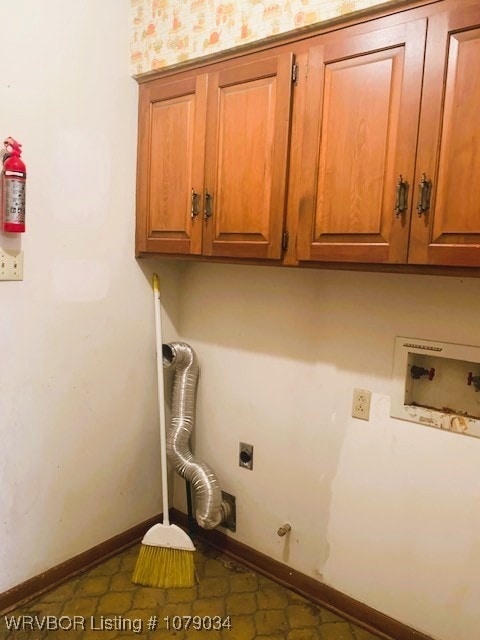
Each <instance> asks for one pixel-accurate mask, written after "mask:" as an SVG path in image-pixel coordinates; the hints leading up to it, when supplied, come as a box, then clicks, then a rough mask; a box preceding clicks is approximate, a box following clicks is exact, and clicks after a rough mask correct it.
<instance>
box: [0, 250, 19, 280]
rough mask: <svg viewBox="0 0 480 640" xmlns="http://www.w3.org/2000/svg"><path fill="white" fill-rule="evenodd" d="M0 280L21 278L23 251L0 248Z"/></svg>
mask: <svg viewBox="0 0 480 640" xmlns="http://www.w3.org/2000/svg"><path fill="white" fill-rule="evenodd" d="M0 280H23V251H18V250H13V249H10V250H9V251H7V250H6V249H0Z"/></svg>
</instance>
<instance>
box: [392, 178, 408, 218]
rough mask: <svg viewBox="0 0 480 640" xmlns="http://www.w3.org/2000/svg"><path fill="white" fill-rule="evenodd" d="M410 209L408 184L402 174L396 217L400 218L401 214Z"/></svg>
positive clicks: (398, 185)
mask: <svg viewBox="0 0 480 640" xmlns="http://www.w3.org/2000/svg"><path fill="white" fill-rule="evenodd" d="M407 208H408V182H405V180H404V179H403V176H402V174H400V175H399V176H398V182H397V199H396V201H395V215H396V217H397V218H398V217H399V215H400V214H402V213H405V211H406V210H407Z"/></svg>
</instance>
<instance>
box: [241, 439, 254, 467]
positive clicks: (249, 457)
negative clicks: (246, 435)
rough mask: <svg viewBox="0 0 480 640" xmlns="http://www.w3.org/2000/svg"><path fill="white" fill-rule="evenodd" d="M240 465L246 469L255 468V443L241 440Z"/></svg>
mask: <svg viewBox="0 0 480 640" xmlns="http://www.w3.org/2000/svg"><path fill="white" fill-rule="evenodd" d="M239 449H240V450H239V452H238V465H239V466H240V467H243V468H244V469H250V470H251V469H253V444H247V443H246V442H240V447H239Z"/></svg>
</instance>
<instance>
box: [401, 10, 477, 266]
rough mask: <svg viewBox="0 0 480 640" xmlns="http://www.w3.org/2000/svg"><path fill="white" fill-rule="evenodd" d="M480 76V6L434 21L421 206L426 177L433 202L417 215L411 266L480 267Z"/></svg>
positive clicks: (420, 164) (423, 122) (421, 148)
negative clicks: (413, 264) (412, 264)
mask: <svg viewBox="0 0 480 640" xmlns="http://www.w3.org/2000/svg"><path fill="white" fill-rule="evenodd" d="M479 70H480V7H479V6H478V5H477V7H470V8H468V7H466V8H464V9H459V10H456V11H452V12H449V13H442V14H438V15H434V16H432V18H431V19H430V21H429V32H428V42H427V51H426V58H425V83H424V91H423V98H422V110H421V118H420V131H419V143H418V160H417V181H416V182H417V185H416V191H415V200H414V205H415V206H416V205H417V203H418V202H419V197H420V196H421V195H422V194H421V193H420V187H419V183H420V180H421V176H422V174H423V173H425V177H426V182H427V185H426V188H427V189H428V187H429V185H428V183H429V182H431V198H430V207H429V209H428V210H426V211H421V210H420V211H419V212H416V211H415V212H414V214H413V219H412V233H411V249H410V253H409V258H408V261H409V262H410V263H417V264H433V265H463V266H480V75H479ZM425 197H426V193H424V198H425ZM424 202H426V201H425V200H424ZM427 206H428V204H427ZM425 208H426V207H425V206H424V209H425Z"/></svg>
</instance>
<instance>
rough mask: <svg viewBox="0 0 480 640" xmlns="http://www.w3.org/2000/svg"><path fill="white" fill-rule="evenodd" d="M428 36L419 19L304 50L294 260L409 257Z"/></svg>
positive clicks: (399, 259)
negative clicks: (399, 197)
mask: <svg viewBox="0 0 480 640" xmlns="http://www.w3.org/2000/svg"><path fill="white" fill-rule="evenodd" d="M425 36H426V21H425V20H423V19H422V20H417V21H414V22H410V23H405V24H400V25H398V26H395V27H389V28H385V29H382V30H378V31H372V32H370V33H366V34H362V35H359V36H352V37H349V35H348V30H345V32H343V33H341V34H340V35H339V36H338V38H337V39H330V40H326V41H325V43H324V44H318V46H314V47H312V48H311V49H310V52H309V60H308V76H307V88H306V99H305V100H306V102H305V116H304V137H303V149H302V175H303V180H302V182H303V188H302V189H301V192H300V197H299V205H298V206H299V230H298V238H297V255H298V258H299V259H300V260H321V261H338V262H377V263H381V262H390V263H392V262H405V261H406V259H407V248H408V235H409V223H410V210H411V203H412V191H413V190H412V188H411V184H412V180H413V177H414V166H415V153H416V141H417V133H418V129H417V125H418V112H419V105H420V96H421V87H422V72H423V58H424V50H425ZM320 42H321V41H320ZM400 176H401V178H400ZM399 180H401V181H402V182H404V183H406V184H407V192H406V193H404V194H402V196H403V195H404V196H405V197H404V200H405V202H404V203H400V204H401V206H400V209H401V210H400V211H399V210H398V209H397V210H396V206H397V204H398V203H397V190H398V183H399ZM402 204H403V206H402Z"/></svg>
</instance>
